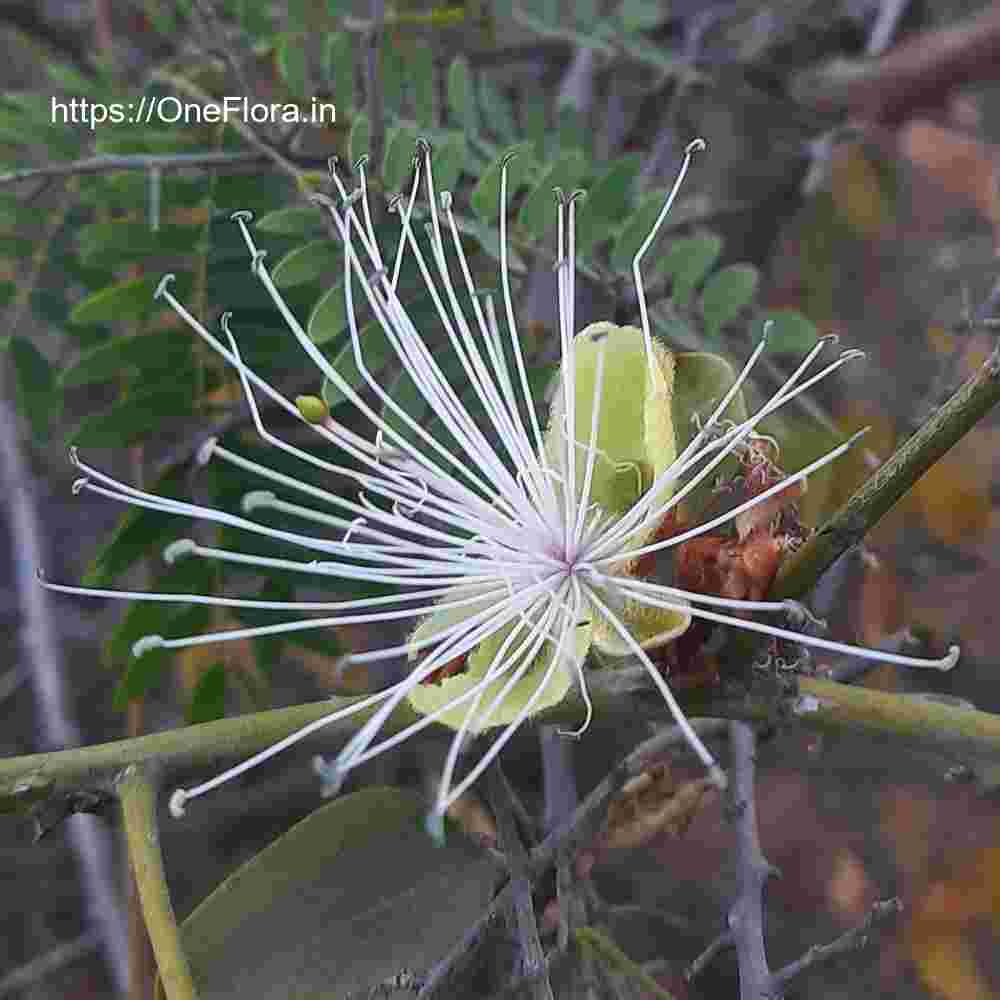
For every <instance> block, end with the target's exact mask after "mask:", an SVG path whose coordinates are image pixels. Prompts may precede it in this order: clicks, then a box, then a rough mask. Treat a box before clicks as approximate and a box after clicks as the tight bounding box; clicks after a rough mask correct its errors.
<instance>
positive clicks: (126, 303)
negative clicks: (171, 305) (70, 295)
mask: <svg viewBox="0 0 1000 1000" xmlns="http://www.w3.org/2000/svg"><path fill="white" fill-rule="evenodd" d="M159 281H160V279H159V278H157V277H152V276H149V277H144V278H133V279H132V280H131V281H122V282H119V283H118V284H117V285H109V286H108V287H107V288H102V289H100V290H99V291H96V292H93V293H92V294H90V295H88V296H87V297H86V298H85V299H83V300H82V301H81V302H78V303H77V304H76V305H75V306H74V307H73V310H72V312H71V313H70V314H69V321H70V322H71V323H75V324H76V325H78V326H92V325H93V324H94V323H114V322H117V321H120V322H123V323H129V322H135V321H137V320H140V319H143V318H144V317H146V316H148V315H149V314H150V313H151V312H152V311H153V310H154V309H155V308H160V304H159V303H157V302H156V301H155V300H154V299H153V292H155V291H156V286H157V285H158V284H159Z"/></svg>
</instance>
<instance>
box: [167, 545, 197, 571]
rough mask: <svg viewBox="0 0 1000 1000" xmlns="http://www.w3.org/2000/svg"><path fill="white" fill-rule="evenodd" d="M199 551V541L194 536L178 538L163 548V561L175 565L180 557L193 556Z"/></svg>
mask: <svg viewBox="0 0 1000 1000" xmlns="http://www.w3.org/2000/svg"><path fill="white" fill-rule="evenodd" d="M197 551H198V543H197V542H196V541H195V540H194V539H193V538H178V539H177V540H176V541H173V542H171V543H170V544H169V545H168V546H167V547H166V548H165V549H164V550H163V561H164V562H165V563H166V564H167V565H168V566H173V564H174V563H175V562H177V560H178V559H184V558H185V557H186V556H192V555H194V554H195V553H196V552H197Z"/></svg>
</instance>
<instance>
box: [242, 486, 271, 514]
mask: <svg viewBox="0 0 1000 1000" xmlns="http://www.w3.org/2000/svg"><path fill="white" fill-rule="evenodd" d="M277 499H278V498H277V497H276V496H275V495H274V493H272V492H271V491H270V490H251V491H250V492H249V493H247V494H246V495H245V496H244V497H243V499H242V501H241V502H240V506H241V507H242V508H243V513H244V514H249V513H251V512H252V511H254V510H256V509H257V508H258V507H272V506H273V505H274V502H275V501H276V500H277Z"/></svg>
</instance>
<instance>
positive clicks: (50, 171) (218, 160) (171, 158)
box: [0, 152, 267, 187]
mask: <svg viewBox="0 0 1000 1000" xmlns="http://www.w3.org/2000/svg"><path fill="white" fill-rule="evenodd" d="M266 162H267V157H266V156H265V155H264V154H263V153H250V152H243V153H164V154H156V155H147V154H144V153H137V154H135V155H131V156H88V157H86V158H84V159H82V160H66V161H64V162H61V163H46V164H44V165H43V166H40V167H24V168H22V169H20V170H10V171H8V172H7V173H5V174H0V187H2V186H4V185H6V184H17V183H18V182H20V181H30V180H38V179H39V178H48V177H72V176H76V175H79V174H104V173H111V172H112V171H114V170H160V171H163V170H188V169H192V168H201V169H209V168H210V169H217V168H219V167H232V166H261V165H263V164H265V163H266Z"/></svg>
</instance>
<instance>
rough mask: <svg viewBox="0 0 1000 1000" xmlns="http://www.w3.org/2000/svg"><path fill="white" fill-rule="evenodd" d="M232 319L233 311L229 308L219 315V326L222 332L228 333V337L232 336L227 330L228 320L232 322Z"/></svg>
mask: <svg viewBox="0 0 1000 1000" xmlns="http://www.w3.org/2000/svg"><path fill="white" fill-rule="evenodd" d="M232 319H233V311H232V310H231V309H227V310H226V311H225V312H224V313H223V314H222V315H221V316H220V317H219V326H221V327H222V330H223V333H228V334H229V336H230V337H231V336H232V333H231V332H230V330H229V324H230V322H232Z"/></svg>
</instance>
